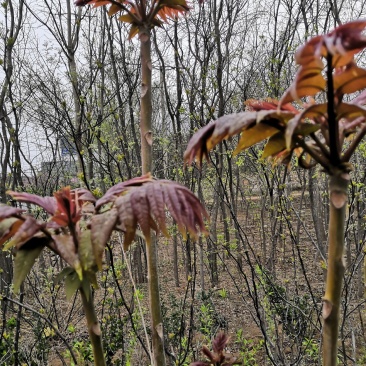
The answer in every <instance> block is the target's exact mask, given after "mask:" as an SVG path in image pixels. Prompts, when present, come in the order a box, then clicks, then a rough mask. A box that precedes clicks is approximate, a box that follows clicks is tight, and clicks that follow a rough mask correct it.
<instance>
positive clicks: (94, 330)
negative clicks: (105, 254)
mask: <svg viewBox="0 0 366 366" xmlns="http://www.w3.org/2000/svg"><path fill="white" fill-rule="evenodd" d="M79 291H80V296H81V300H82V302H83V308H84V311H85V317H86V321H87V325H88V332H89V338H90V342H91V345H92V348H93V355H94V365H95V366H106V363H105V358H104V351H103V343H102V332H101V329H100V325H99V321H98V318H97V314H96V312H95V308H94V302H93V294H92V290H91V287H90V286H89V294H86V293H85V291H84V289H83V288H82V287H80V289H79Z"/></svg>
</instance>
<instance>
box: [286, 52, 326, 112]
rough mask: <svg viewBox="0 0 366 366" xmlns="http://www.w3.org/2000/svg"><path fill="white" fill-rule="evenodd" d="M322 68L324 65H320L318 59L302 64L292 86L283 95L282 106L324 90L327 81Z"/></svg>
mask: <svg viewBox="0 0 366 366" xmlns="http://www.w3.org/2000/svg"><path fill="white" fill-rule="evenodd" d="M322 70H323V67H322V66H321V67H320V65H319V64H318V63H317V62H316V59H314V60H313V61H312V62H309V63H307V64H305V65H301V66H300V69H299V70H298V72H297V74H296V76H295V79H294V81H293V82H292V84H291V86H290V87H289V88H288V89H287V90H286V91H285V93H284V95H283V96H282V98H281V100H280V106H282V105H283V104H287V103H290V102H293V101H296V100H299V99H300V98H302V97H305V96H313V95H315V94H317V93H319V92H321V91H324V90H325V85H326V82H325V79H324V77H323V75H322V74H321V72H322Z"/></svg>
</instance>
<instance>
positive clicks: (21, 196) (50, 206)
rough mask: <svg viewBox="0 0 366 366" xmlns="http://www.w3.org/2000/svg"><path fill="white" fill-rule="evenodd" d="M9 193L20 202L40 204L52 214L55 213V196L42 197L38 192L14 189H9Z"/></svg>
mask: <svg viewBox="0 0 366 366" xmlns="http://www.w3.org/2000/svg"><path fill="white" fill-rule="evenodd" d="M7 194H9V195H10V196H12V197H13V198H14V199H15V200H17V201H19V202H26V203H33V204H34V205H37V206H40V207H42V208H43V209H44V210H45V211H46V212H48V213H49V214H50V215H53V214H54V213H55V210H56V207H57V204H56V200H55V198H54V197H47V196H46V197H41V196H37V195H36V194H31V193H26V192H14V191H8V192H7Z"/></svg>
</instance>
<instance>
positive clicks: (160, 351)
mask: <svg viewBox="0 0 366 366" xmlns="http://www.w3.org/2000/svg"><path fill="white" fill-rule="evenodd" d="M140 39H141V45H140V51H141V120H140V128H141V161H142V174H146V173H148V172H150V171H151V170H152V126H151V116H152V104H151V74H152V66H151V30H150V28H148V27H146V28H144V29H142V30H141V31H140ZM156 251H157V249H156V236H155V235H151V236H150V237H147V238H146V254H147V270H148V286H149V299H150V312H151V324H152V348H153V358H154V360H152V361H153V366H165V353H164V336H163V320H162V319H163V318H162V315H161V305H160V293H159V277H158V268H157V262H158V261H157V255H156Z"/></svg>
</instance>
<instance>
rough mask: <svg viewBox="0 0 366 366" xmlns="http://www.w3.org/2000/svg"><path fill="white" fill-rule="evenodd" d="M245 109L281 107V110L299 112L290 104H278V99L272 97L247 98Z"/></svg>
mask: <svg viewBox="0 0 366 366" xmlns="http://www.w3.org/2000/svg"><path fill="white" fill-rule="evenodd" d="M244 104H245V106H246V110H247V111H257V112H258V111H264V110H277V109H281V110H282V111H288V112H292V113H295V114H297V113H299V110H298V109H296V108H295V107H294V106H293V105H292V104H290V103H288V104H283V105H280V102H279V100H277V99H273V98H267V99H265V100H257V99H248V100H246V101H245V102H244Z"/></svg>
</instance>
